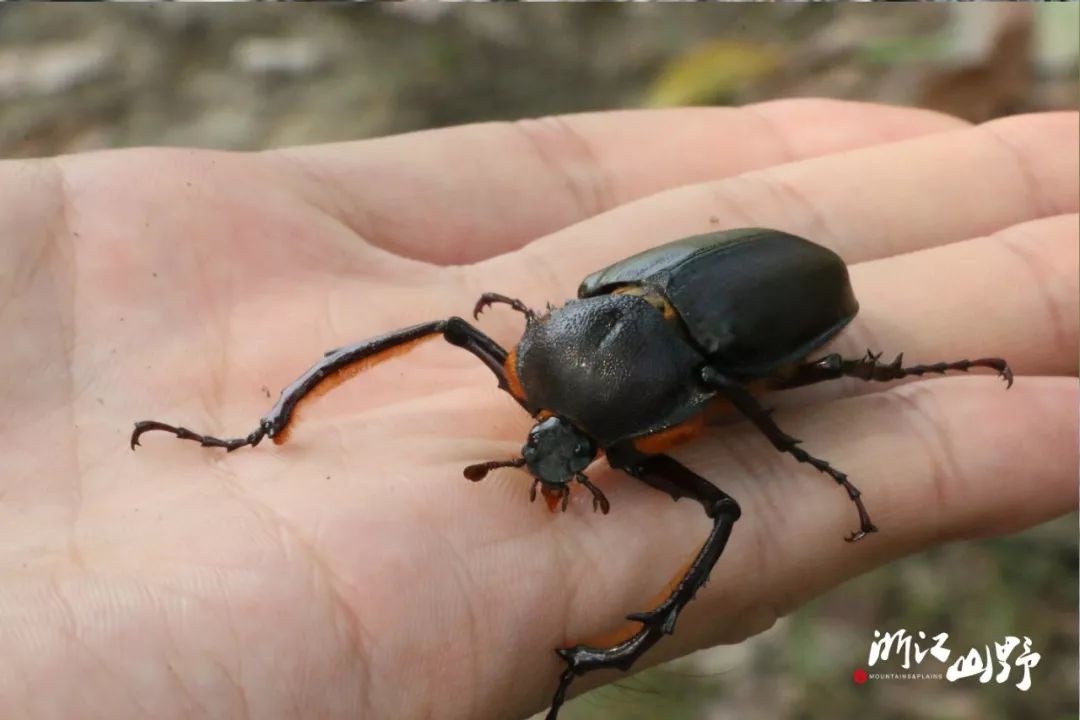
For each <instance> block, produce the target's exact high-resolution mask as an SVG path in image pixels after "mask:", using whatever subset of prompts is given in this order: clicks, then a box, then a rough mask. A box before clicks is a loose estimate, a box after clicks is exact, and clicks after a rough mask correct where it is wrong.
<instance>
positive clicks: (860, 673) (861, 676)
mask: <svg viewBox="0 0 1080 720" xmlns="http://www.w3.org/2000/svg"><path fill="white" fill-rule="evenodd" d="M851 675H852V678H853V679H854V680H855V684H856V685H862V684H863V683H864V682H866V680H867V678H868V677H869V675H867V674H866V671H865V670H863V669H862V668H859V669H858V670H856V671H855V672H853V673H852V674H851Z"/></svg>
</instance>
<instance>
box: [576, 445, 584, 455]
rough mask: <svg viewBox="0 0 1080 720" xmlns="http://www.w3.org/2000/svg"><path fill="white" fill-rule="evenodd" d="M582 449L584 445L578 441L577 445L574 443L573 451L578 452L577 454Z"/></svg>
mask: <svg viewBox="0 0 1080 720" xmlns="http://www.w3.org/2000/svg"><path fill="white" fill-rule="evenodd" d="M584 450H585V446H584V445H582V444H581V443H578V444H577V445H575V446H574V452H575V453H578V454H579V455H580V454H581V453H582V452H583V451H584Z"/></svg>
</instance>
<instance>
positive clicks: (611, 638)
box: [580, 558, 694, 648]
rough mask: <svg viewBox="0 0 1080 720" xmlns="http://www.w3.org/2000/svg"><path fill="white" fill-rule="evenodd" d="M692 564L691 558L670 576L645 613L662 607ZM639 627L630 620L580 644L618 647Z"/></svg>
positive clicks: (647, 606) (640, 625) (639, 627)
mask: <svg viewBox="0 0 1080 720" xmlns="http://www.w3.org/2000/svg"><path fill="white" fill-rule="evenodd" d="M693 562H694V560H693V558H691V559H690V560H687V561H686V562H685V563H683V566H682V567H681V568H679V571H678V572H677V573H675V575H674V576H672V578H671V579H670V580H668V581H667V584H666V585H664V587H663V589H661V590H660V591H659V592H657V593H656V595H654V596H653V597H652V599H651V600H650V601H649V602H647V603H646V604H645V608H646V610H645V611H646V612H648V611H649V610H654V609H656V608H658V607H660V605H662V604H663V602H664V601H665V600H667V599H668V597H670V596H671V593H673V592H675V588H677V587H679V583H681V582H682V580H683V578H684V577H686V573H688V572H690V565H692V564H693ZM641 627H642V623H639V622H637V621H633V620H632V621H630V622H627V623H624V624H623V625H621V626H619V627H618V628H617V629H615V630H611V631H609V632H605V633H600V634H598V635H592V636H590V637H588V638H586V639H584V640H582V642H581V643H580V644H581V645H588V646H590V647H600V648H606V647H611V646H612V645H618V644H619V643H621V642H625V641H627V640H629V639H630V638H632V637H634V636H635V635H637V634H638V633H639V632H641Z"/></svg>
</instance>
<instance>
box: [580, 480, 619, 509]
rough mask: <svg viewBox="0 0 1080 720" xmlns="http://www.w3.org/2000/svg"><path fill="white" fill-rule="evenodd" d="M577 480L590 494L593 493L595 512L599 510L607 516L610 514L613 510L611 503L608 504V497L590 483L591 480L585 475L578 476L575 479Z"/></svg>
mask: <svg viewBox="0 0 1080 720" xmlns="http://www.w3.org/2000/svg"><path fill="white" fill-rule="evenodd" d="M575 479H576V480H577V481H578V482H579V483H581V484H582V485H584V486H585V487H586V488H588V489H589V492H591V493H592V508H593V512H596V511H597V510H599V511H600V512H602V513H604V514H605V515H607V514H608V512H609V511H610V510H611V503H609V502H608V499H607V496H606V495H604V493H603V492H601V491H600V488H598V487H596V486H595V485H593V484H592V483H591V482H589V478H587V477H586V476H584V475H581V474H578V475H577V476H576V477H575Z"/></svg>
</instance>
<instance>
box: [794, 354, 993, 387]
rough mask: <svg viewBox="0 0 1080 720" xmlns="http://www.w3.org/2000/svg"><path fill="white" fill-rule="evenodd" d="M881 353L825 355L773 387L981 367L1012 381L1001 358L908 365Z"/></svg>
mask: <svg viewBox="0 0 1080 720" xmlns="http://www.w3.org/2000/svg"><path fill="white" fill-rule="evenodd" d="M880 359H881V353H872V352H870V351H869V350H867V351H866V354H865V355H863V356H862V357H861V358H859V359H858V360H845V359H844V358H842V357H840V355H838V354H836V353H833V354H831V355H826V356H825V357H823V358H821V359H819V360H814V361H812V362H808V363H804V364H802V365H799V366H797V367H796V368H795V373H794V374H793V375H792V376H791V377H789V378H786V379H785V380H784V381H783V382H782V383H781V384H780V385H779V386H778V388H777V389H784V390H786V389H788V388H795V387H802V386H803V385H813V384H814V383H819V382H824V381H826V380H836V379H838V378H842V377H845V376H846V377H854V378H859V379H860V380H866V381H868V382H870V381H874V382H889V381H890V380H899V379H900V378H904V377H907V376H909V375H916V376H921V375H925V374H927V373H941V374H944V373H946V372H949V371H954V370H955V371H959V372H967V371H968V370H970V369H971V368H976V367H983V368H989V369H991V370H996V371H997V374H998V375H999V376H1001V379H1002V380H1004V381H1005V387H1006V388H1010V387H1012V384H1013V372H1012V368H1010V367H1009V364H1008V363H1007V362H1005V361H1004V360H1002V359H1001V358H979V359H978V360H956V361H954V362H939V363H933V364H930V365H910V366H908V367H903V362H904V353H900V354H899V355H897V356H896V359H895V360H893V361H892V362H891V363H880V362H878V360H880Z"/></svg>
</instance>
